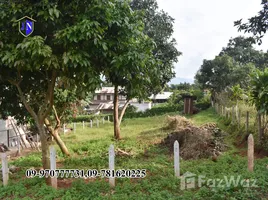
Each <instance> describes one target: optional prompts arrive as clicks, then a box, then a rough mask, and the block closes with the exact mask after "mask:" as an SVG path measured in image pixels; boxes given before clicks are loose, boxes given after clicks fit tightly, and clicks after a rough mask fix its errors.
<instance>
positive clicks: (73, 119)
mask: <svg viewBox="0 0 268 200" xmlns="http://www.w3.org/2000/svg"><path fill="white" fill-rule="evenodd" d="M108 116H109V119H110V120H112V119H113V118H112V117H113V115H112V114H100V115H78V116H76V117H70V118H69V120H68V121H67V122H83V121H84V122H90V121H91V120H95V119H98V120H101V119H102V118H103V117H104V118H105V119H106V120H107V117H108Z"/></svg>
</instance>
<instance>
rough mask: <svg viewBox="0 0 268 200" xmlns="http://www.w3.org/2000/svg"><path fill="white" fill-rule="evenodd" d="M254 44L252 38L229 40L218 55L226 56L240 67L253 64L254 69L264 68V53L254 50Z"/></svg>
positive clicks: (240, 37) (241, 37)
mask: <svg viewBox="0 0 268 200" xmlns="http://www.w3.org/2000/svg"><path fill="white" fill-rule="evenodd" d="M255 43H256V42H255V39H254V38H253V37H249V38H245V37H243V36H239V37H236V38H231V39H230V40H229V43H228V44H227V47H224V48H223V49H222V51H221V52H220V54H219V55H220V56H222V55H224V54H227V55H228V56H230V57H232V58H233V59H234V60H235V61H236V62H238V63H239V64H242V65H243V64H248V63H254V64H255V66H256V67H258V68H264V64H265V60H264V59H265V53H264V52H262V51H258V50H256V49H254V48H253V45H254V44H255Z"/></svg>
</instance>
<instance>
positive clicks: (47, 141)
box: [37, 123, 51, 186]
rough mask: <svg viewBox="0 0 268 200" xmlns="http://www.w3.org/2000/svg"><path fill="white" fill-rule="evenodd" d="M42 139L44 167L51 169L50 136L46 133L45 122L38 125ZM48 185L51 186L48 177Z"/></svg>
mask: <svg viewBox="0 0 268 200" xmlns="http://www.w3.org/2000/svg"><path fill="white" fill-rule="evenodd" d="M37 128H38V131H39V134H40V140H41V149H42V164H43V168H44V169H50V154H49V145H50V141H51V139H50V137H49V135H47V134H46V130H45V127H44V124H42V123H40V124H38V125H37ZM46 183H47V185H50V186H51V178H50V177H47V178H46Z"/></svg>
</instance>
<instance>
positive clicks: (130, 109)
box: [126, 104, 138, 113]
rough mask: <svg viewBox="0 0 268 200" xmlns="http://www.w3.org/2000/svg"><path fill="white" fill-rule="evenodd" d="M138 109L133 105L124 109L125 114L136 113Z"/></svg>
mask: <svg viewBox="0 0 268 200" xmlns="http://www.w3.org/2000/svg"><path fill="white" fill-rule="evenodd" d="M137 110H138V108H137V107H136V106H134V105H130V104H129V105H128V107H127V108H126V113H135V112H137Z"/></svg>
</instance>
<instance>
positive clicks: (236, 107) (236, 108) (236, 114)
mask: <svg viewBox="0 0 268 200" xmlns="http://www.w3.org/2000/svg"><path fill="white" fill-rule="evenodd" d="M235 119H236V121H238V106H237V105H236V106H235Z"/></svg>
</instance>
